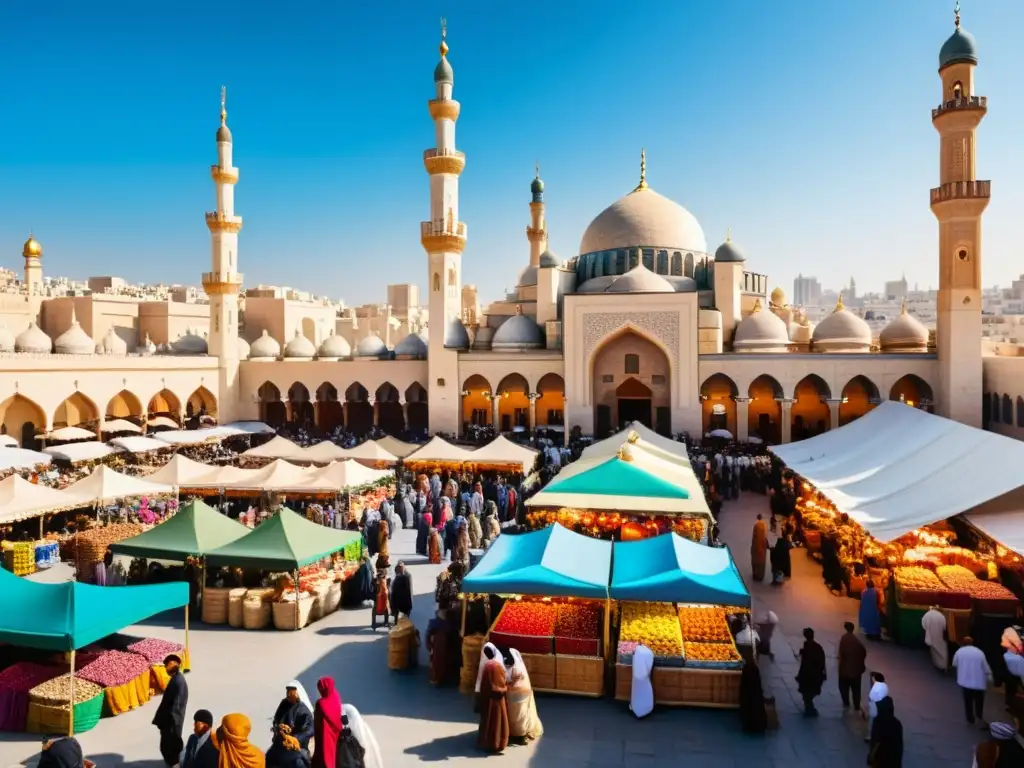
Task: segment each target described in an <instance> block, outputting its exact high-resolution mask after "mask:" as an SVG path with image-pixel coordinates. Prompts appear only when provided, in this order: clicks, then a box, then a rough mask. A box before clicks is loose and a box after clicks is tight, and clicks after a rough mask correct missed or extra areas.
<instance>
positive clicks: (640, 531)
mask: <svg viewBox="0 0 1024 768" xmlns="http://www.w3.org/2000/svg"><path fill="white" fill-rule="evenodd" d="M555 523H558V524H559V525H561V526H562V527H564V528H568V529H569V530H571V531H575V532H576V533H581V534H583V535H584V536H593V537H597V538H603V539H612V538H619V539H621V540H622V541H635V540H637V539H644V538H648V537H650V536H659V535H661V534H663V533H669V532H674V533H678V534H679V535H680V536H684V537H686V538H687V539H690V540H691V541H698V542H699V541H705V540H706V539H707V534H708V520H707V518H705V517H700V516H696V515H694V516H687V515H678V516H677V515H658V514H650V515H647V514H636V513H619V512H604V511H598V510H586V509H570V508H567V507H564V508H561V509H534V510H531V511H529V512H527V513H526V525H527V527H528V528H530V529H533V530H536V529H539V528H546V527H547V526H549V525H554V524H555Z"/></svg>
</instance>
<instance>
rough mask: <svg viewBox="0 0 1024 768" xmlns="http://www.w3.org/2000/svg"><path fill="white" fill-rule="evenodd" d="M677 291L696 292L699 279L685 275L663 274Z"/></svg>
mask: <svg viewBox="0 0 1024 768" xmlns="http://www.w3.org/2000/svg"><path fill="white" fill-rule="evenodd" d="M662 277H664V278H665V280H667V281H668V284H669V285H671V286H672V290H673V291H675V292H676V293H696V292H697V281H696V280H694V279H693V278H692V277H685V276H683V275H662Z"/></svg>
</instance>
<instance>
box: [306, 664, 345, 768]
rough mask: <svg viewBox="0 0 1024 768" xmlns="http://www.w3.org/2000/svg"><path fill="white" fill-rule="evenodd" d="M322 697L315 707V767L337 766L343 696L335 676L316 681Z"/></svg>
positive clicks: (313, 759)
mask: <svg viewBox="0 0 1024 768" xmlns="http://www.w3.org/2000/svg"><path fill="white" fill-rule="evenodd" d="M316 690H317V692H318V693H319V694H320V698H319V699H317V700H316V705H315V706H314V707H313V756H312V764H313V768H335V765H334V761H335V758H336V756H337V749H338V736H339V735H340V734H341V729H342V724H341V696H339V695H338V690H337V688H336V686H335V683H334V678H333V677H321V678H320V679H319V680H317V681H316Z"/></svg>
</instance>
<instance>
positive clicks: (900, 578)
mask: <svg viewBox="0 0 1024 768" xmlns="http://www.w3.org/2000/svg"><path fill="white" fill-rule="evenodd" d="M893 575H894V576H895V578H896V584H897V585H899V586H900V587H901V588H902V589H922V590H930V591H933V592H947V591H948V590H947V589H946V587H945V585H944V584H943V583H942V582H941V581H939V577H938V576H936V575H935V572H934V571H929V570H928V569H927V568H921V567H919V566H916V565H905V566H901V567H899V568H895V569H893Z"/></svg>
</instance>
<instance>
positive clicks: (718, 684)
mask: <svg viewBox="0 0 1024 768" xmlns="http://www.w3.org/2000/svg"><path fill="white" fill-rule="evenodd" d="M651 684H652V685H653V687H654V701H655V703H656V704H665V705H668V706H677V707H712V708H721V709H735V708H737V707H739V705H740V672H738V671H734V670H711V669H691V668H683V669H670V668H668V667H657V668H655V669H654V672H653V674H652V675H651Z"/></svg>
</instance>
